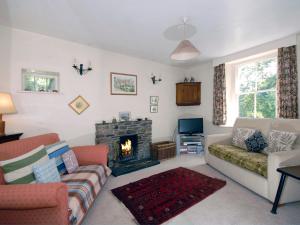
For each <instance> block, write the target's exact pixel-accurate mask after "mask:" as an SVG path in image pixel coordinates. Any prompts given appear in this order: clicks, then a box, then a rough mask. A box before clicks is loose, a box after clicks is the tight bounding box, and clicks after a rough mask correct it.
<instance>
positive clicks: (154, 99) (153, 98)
mask: <svg viewBox="0 0 300 225" xmlns="http://www.w3.org/2000/svg"><path fill="white" fill-rule="evenodd" d="M158 100H159V98H158V96H150V105H158Z"/></svg>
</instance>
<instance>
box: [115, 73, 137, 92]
mask: <svg viewBox="0 0 300 225" xmlns="http://www.w3.org/2000/svg"><path fill="white" fill-rule="evenodd" d="M110 91H111V94H112V95H137V75H132V74H125V73H113V72H112V73H110Z"/></svg>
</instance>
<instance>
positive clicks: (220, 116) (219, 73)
mask: <svg viewBox="0 0 300 225" xmlns="http://www.w3.org/2000/svg"><path fill="white" fill-rule="evenodd" d="M225 123H226V80H225V64H220V65H218V66H216V67H215V68H214V97H213V124H214V125H225Z"/></svg>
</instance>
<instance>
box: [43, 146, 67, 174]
mask: <svg viewBox="0 0 300 225" xmlns="http://www.w3.org/2000/svg"><path fill="white" fill-rule="evenodd" d="M69 150H70V148H69V145H68V144H67V143H66V142H65V141H60V142H57V143H54V144H52V145H47V146H46V151H47V153H48V156H49V158H50V159H55V161H56V166H57V169H58V172H59V173H60V174H61V175H62V174H65V173H66V172H67V169H66V166H65V164H64V161H63V159H62V157H61V155H62V154H64V153H65V152H67V151H69Z"/></svg>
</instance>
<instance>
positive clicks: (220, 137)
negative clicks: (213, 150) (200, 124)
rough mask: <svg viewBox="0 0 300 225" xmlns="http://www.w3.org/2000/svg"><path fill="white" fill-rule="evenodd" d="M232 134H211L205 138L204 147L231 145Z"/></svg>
mask: <svg viewBox="0 0 300 225" xmlns="http://www.w3.org/2000/svg"><path fill="white" fill-rule="evenodd" d="M231 141H232V134H231V133H225V134H211V135H207V136H206V141H205V145H206V146H207V147H208V146H210V145H212V144H231Z"/></svg>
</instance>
